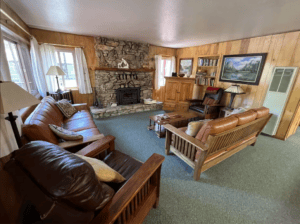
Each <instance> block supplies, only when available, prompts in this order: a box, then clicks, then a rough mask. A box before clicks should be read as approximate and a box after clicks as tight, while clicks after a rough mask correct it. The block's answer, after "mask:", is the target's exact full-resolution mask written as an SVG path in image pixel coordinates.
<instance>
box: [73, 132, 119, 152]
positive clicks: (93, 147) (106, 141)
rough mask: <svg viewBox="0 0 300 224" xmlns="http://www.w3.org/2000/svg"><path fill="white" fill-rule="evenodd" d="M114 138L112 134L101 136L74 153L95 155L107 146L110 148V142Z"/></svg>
mask: <svg viewBox="0 0 300 224" xmlns="http://www.w3.org/2000/svg"><path fill="white" fill-rule="evenodd" d="M115 139H116V138H115V137H114V136H111V135H108V136H105V137H103V138H101V139H100V140H98V141H95V142H93V143H92V144H90V145H88V146H86V147H84V148H83V149H81V150H80V151H78V152H76V153H75V154H78V155H82V156H88V157H96V156H97V155H99V154H100V153H102V152H104V151H105V150H107V149H108V148H110V144H111V143H112V142H114V140H115Z"/></svg>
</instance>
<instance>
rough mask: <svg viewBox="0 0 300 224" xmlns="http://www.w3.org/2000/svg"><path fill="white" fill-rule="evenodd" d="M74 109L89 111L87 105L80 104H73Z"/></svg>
mask: <svg viewBox="0 0 300 224" xmlns="http://www.w3.org/2000/svg"><path fill="white" fill-rule="evenodd" d="M72 106H73V107H75V108H76V109H77V110H78V111H81V110H89V108H88V106H87V104H86V103H78V104H72Z"/></svg>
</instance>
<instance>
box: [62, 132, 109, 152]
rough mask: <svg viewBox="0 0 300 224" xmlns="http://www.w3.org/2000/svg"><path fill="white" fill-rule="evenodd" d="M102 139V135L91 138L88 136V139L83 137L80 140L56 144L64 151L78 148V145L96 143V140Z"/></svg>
mask: <svg viewBox="0 0 300 224" xmlns="http://www.w3.org/2000/svg"><path fill="white" fill-rule="evenodd" d="M102 138H104V135H103V134H99V135H93V136H89V137H83V139H82V140H77V141H66V142H62V143H58V146H60V147H62V148H64V149H68V148H72V147H76V146H79V145H84V144H88V143H91V142H94V141H97V140H99V139H102Z"/></svg>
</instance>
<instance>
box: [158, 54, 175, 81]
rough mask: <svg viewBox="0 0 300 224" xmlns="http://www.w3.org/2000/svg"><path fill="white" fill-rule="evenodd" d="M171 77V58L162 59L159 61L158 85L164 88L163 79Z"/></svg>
mask: <svg viewBox="0 0 300 224" xmlns="http://www.w3.org/2000/svg"><path fill="white" fill-rule="evenodd" d="M168 76H172V58H171V57H163V58H162V60H161V71H160V76H159V81H158V85H159V86H164V85H165V82H166V79H165V78H164V77H168Z"/></svg>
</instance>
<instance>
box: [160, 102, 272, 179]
mask: <svg viewBox="0 0 300 224" xmlns="http://www.w3.org/2000/svg"><path fill="white" fill-rule="evenodd" d="M271 116H272V114H270V113H269V109H268V108H265V107H262V108H257V109H251V110H249V111H246V112H244V113H241V114H235V115H231V116H229V117H225V118H218V119H215V120H212V121H209V122H207V123H206V124H204V125H203V126H202V127H201V128H200V130H199V132H198V133H197V135H196V136H195V137H191V136H189V135H187V134H186V133H185V131H186V129H187V127H182V128H175V127H173V126H172V125H165V128H166V130H167V132H166V154H167V155H169V153H170V151H172V152H173V153H174V154H175V155H177V156H178V157H179V158H181V159H182V160H183V161H185V162H186V163H187V164H188V165H189V166H190V167H192V168H193V169H194V170H195V171H194V179H195V180H199V178H200V174H201V172H204V171H205V170H207V169H209V168H210V167H212V166H214V165H216V164H218V163H220V162H221V161H223V160H225V159H226V158H228V157H230V156H232V155H233V154H235V153H237V152H238V151H240V150H242V149H243V148H245V147H247V146H248V145H254V144H255V142H256V140H257V137H258V135H259V134H260V133H261V131H262V130H263V128H264V127H265V125H266V124H267V123H268V121H269V119H270V118H271Z"/></svg>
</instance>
